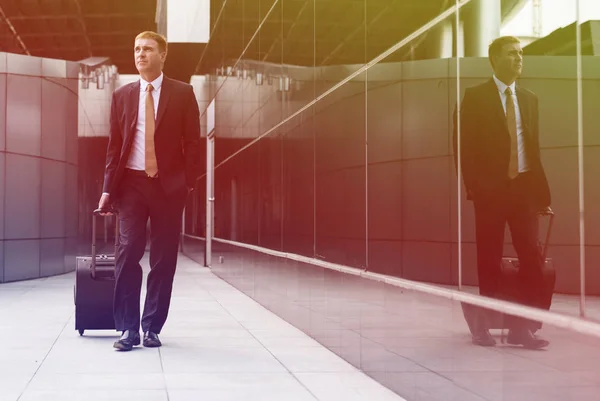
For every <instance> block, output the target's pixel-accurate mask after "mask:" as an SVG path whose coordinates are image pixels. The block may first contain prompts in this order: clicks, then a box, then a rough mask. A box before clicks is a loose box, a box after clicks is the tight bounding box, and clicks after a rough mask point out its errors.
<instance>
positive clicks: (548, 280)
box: [461, 213, 556, 333]
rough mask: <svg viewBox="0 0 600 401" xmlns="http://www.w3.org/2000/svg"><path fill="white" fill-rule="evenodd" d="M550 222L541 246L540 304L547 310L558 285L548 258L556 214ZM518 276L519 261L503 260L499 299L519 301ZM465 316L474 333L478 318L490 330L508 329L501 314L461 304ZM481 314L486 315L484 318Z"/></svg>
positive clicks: (505, 320)
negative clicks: (541, 277)
mask: <svg viewBox="0 0 600 401" xmlns="http://www.w3.org/2000/svg"><path fill="white" fill-rule="evenodd" d="M548 217H549V222H548V229H547V231H546V239H545V241H544V244H543V245H542V244H540V247H541V248H542V249H541V250H542V258H543V260H544V267H543V271H542V274H543V281H542V299H541V302H540V306H541V307H542V308H545V309H550V305H551V304H552V295H553V294H554V286H555V284H556V270H555V269H554V265H553V264H552V259H550V258H547V257H546V255H547V252H548V242H549V240H550V233H551V232H552V224H553V222H554V213H549V214H548ZM518 274H519V259H518V258H513V257H504V258H502V270H501V277H500V285H499V287H500V294H499V295H498V298H499V299H502V300H505V301H511V302H516V300H517V299H518V297H517V294H518V290H519V286H518V280H519V278H518ZM461 306H462V310H463V315H464V317H465V320H466V321H467V324H468V326H469V330H470V331H471V333H473V330H474V328H475V326H474V325H475V320H476V319H477V318H482V317H483V318H484V319H485V320H486V326H487V327H488V328H489V329H505V328H508V327H507V317H506V316H505V315H504V314H503V313H500V312H497V311H493V310H488V309H483V308H481V307H478V306H475V305H471V304H467V303H464V302H463V303H461ZM481 314H485V316H482V315H481ZM541 327H542V324H541V323H540V322H538V324H537V327H536V329H537V330H539V329H540V328H541Z"/></svg>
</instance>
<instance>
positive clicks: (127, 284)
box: [114, 170, 187, 334]
mask: <svg viewBox="0 0 600 401" xmlns="http://www.w3.org/2000/svg"><path fill="white" fill-rule="evenodd" d="M186 195H187V190H186V189H185V188H182V190H181V191H178V192H176V193H174V194H169V195H166V194H165V192H164V190H163V189H162V186H161V185H160V181H159V179H158V178H149V177H147V176H146V175H145V174H144V172H142V171H135V170H125V174H124V176H123V181H122V183H121V186H120V195H119V199H118V201H117V204H116V206H117V208H118V211H119V221H120V240H119V246H118V249H117V255H116V283H115V294H114V318H115V325H116V329H117V330H118V331H123V330H135V331H139V327H140V293H141V287H142V267H141V266H140V260H141V258H142V256H143V255H144V251H145V249H146V224H147V222H148V218H150V273H149V274H148V280H147V291H146V301H145V304H144V313H143V317H142V319H141V326H142V331H144V332H146V331H152V332H154V333H157V334H158V333H160V331H161V329H162V327H163V325H164V324H165V321H166V320H167V314H168V311H169V305H170V302H171V291H172V288H173V277H174V275H175V266H176V264H177V253H178V246H179V234H180V227H181V215H182V212H183V207H184V204H185V199H186Z"/></svg>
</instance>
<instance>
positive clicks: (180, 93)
mask: <svg viewBox="0 0 600 401" xmlns="http://www.w3.org/2000/svg"><path fill="white" fill-rule="evenodd" d="M134 55H135V64H136V67H137V69H138V71H139V73H140V80H139V81H136V82H133V83H130V84H128V85H125V86H123V87H121V88H119V89H117V90H116V91H115V92H114V94H113V97H112V105H111V111H110V138H109V142H108V149H107V156H106V171H105V174H104V189H103V191H104V192H103V194H102V197H101V198H100V202H99V205H98V207H99V208H100V209H103V210H108V209H109V208H110V207H111V206H112V207H114V208H115V209H116V210H117V211H118V217H119V222H120V240H119V246H118V249H117V255H116V283H115V293H114V318H115V324H116V329H117V330H118V331H122V332H123V334H122V336H121V338H120V339H119V341H117V342H115V344H114V347H115V348H117V349H119V350H124V351H129V350H131V349H132V347H133V346H135V345H139V344H140V334H139V327H140V293H141V286H142V268H141V266H140V260H141V258H142V256H143V255H144V251H145V248H146V224H147V222H148V218H150V227H151V231H150V273H149V274H148V280H147V281H148V282H147V294H146V300H145V304H144V313H143V316H142V318H141V326H142V331H143V332H144V340H143V344H144V346H146V347H159V346H161V342H160V339H159V338H158V334H159V333H160V331H161V329H162V327H163V325H164V323H165V321H166V319H167V314H168V310H169V304H170V300H171V291H172V286H173V277H174V275H175V266H176V263H177V252H178V245H179V232H180V227H181V217H182V212H183V207H184V205H185V201H186V198H187V194H188V193H189V192H190V191H191V190H193V188H194V185H195V181H196V178H197V177H198V176H199V174H200V163H199V161H200V148H199V144H200V120H199V110H198V103H197V102H196V98H195V96H194V92H193V88H192V86H190V85H188V84H185V83H183V82H179V81H175V80H172V79H169V78H167V77H166V76H164V75H163V73H162V68H163V65H164V62H165V59H166V55H167V42H166V40H165V38H164V37H162V36H161V35H159V34H157V33H154V32H142V33H141V34H139V35H138V36H137V37H136V39H135V48H134Z"/></svg>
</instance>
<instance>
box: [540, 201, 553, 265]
mask: <svg viewBox="0 0 600 401" xmlns="http://www.w3.org/2000/svg"><path fill="white" fill-rule="evenodd" d="M540 216H548V218H549V221H548V230H546V240H545V241H544V245H542V260H544V261H545V260H546V255H547V254H548V244H549V243H550V233H551V232H552V224H553V223H554V212H552V211H548V212H542V213H540Z"/></svg>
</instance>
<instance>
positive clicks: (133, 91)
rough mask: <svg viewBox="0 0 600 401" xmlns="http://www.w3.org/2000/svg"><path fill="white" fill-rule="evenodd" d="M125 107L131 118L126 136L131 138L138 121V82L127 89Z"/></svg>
mask: <svg viewBox="0 0 600 401" xmlns="http://www.w3.org/2000/svg"><path fill="white" fill-rule="evenodd" d="M127 97H128V98H127V107H128V108H129V111H128V112H129V113H131V116H133V118H132V119H131V124H130V125H129V127H128V130H127V135H129V136H133V134H134V133H135V127H136V125H137V120H138V110H139V105H140V81H139V80H138V81H137V82H135V83H134V84H133V85H131V87H130V88H129V93H128V95H127Z"/></svg>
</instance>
